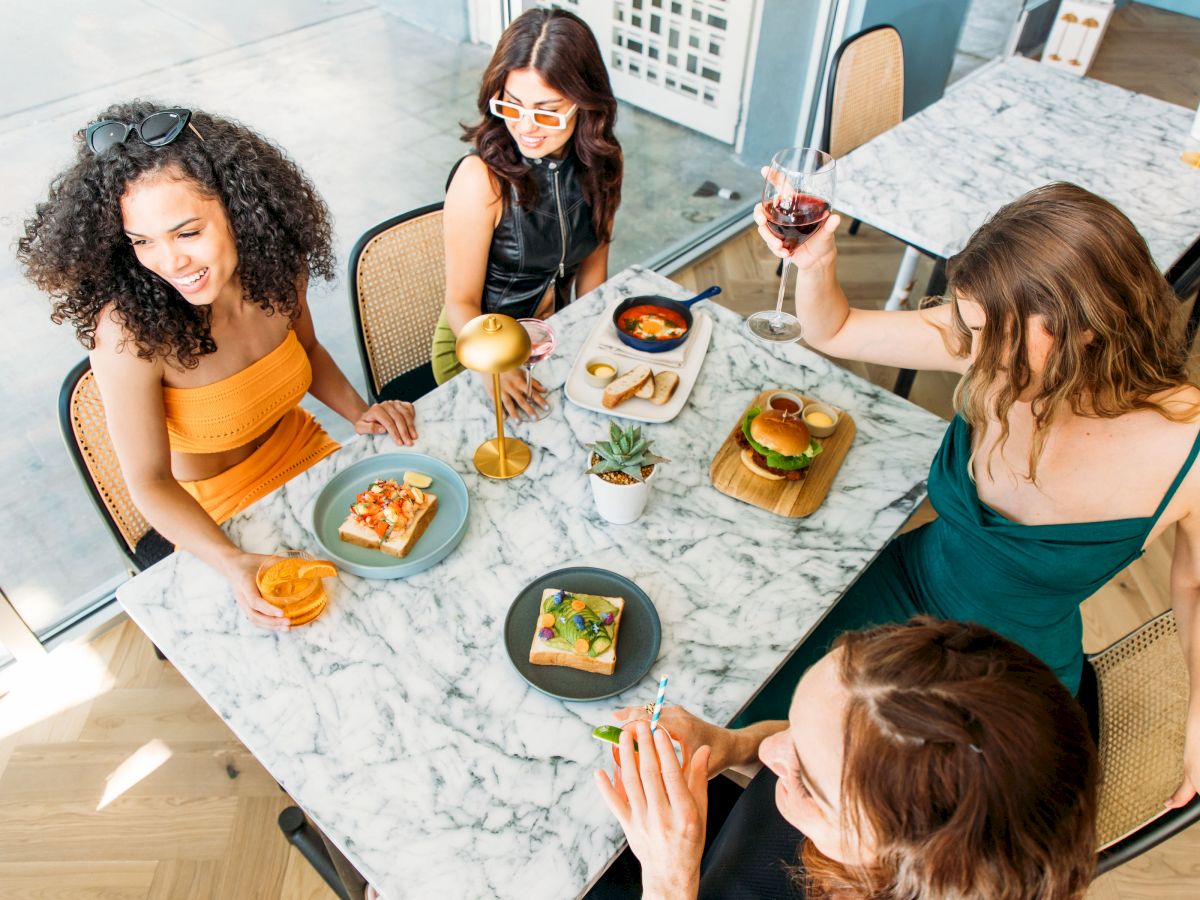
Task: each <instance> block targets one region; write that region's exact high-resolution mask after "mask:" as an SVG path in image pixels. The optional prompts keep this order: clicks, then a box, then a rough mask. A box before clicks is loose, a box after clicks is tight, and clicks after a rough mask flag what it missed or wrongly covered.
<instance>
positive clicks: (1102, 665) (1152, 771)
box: [1090, 610, 1188, 850]
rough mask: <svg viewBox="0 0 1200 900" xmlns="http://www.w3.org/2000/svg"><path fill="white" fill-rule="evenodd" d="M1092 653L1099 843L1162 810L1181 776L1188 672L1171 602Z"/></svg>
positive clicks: (1129, 830)
mask: <svg viewBox="0 0 1200 900" xmlns="http://www.w3.org/2000/svg"><path fill="white" fill-rule="evenodd" d="M1090 661H1091V664H1092V667H1093V668H1094V669H1095V670H1096V681H1097V686H1098V689H1099V701H1100V772H1101V780H1100V797H1099V809H1098V814H1097V821H1096V837H1097V841H1098V844H1099V847H1100V849H1101V850H1103V849H1105V848H1108V847H1111V846H1112V845H1113V844H1115V843H1116V842H1118V841H1120V840H1122V839H1123V838H1125V837H1127V836H1129V835H1131V834H1134V833H1136V832H1138V831H1139V830H1141V829H1142V828H1143V827H1145V826H1146V825H1147V824H1148V823H1150V822H1152V821H1154V820H1155V819H1158V818H1159V817H1160V816H1162V815H1163V814H1164V812H1165V810H1164V809H1163V801H1164V800H1165V799H1166V798H1167V797H1170V796H1171V795H1172V794H1173V793H1174V792H1175V789H1176V788H1178V787H1179V784H1180V782H1181V781H1182V779H1183V739H1184V726H1185V723H1186V721H1187V708H1188V673H1187V665H1186V662H1185V661H1184V657H1183V649H1182V647H1181V646H1180V643H1179V635H1178V633H1177V631H1176V627H1175V616H1174V614H1173V613H1172V612H1171V611H1170V610H1168V611H1167V612H1165V613H1163V614H1162V615H1160V616H1158V617H1157V618H1154V619H1152V620H1150V621H1149V622H1147V623H1146V624H1145V625H1143V626H1142V627H1141V628H1139V629H1137V630H1136V631H1134V632H1133V633H1132V634H1130V635H1127V636H1126V637H1124V638H1122V639H1121V640H1119V641H1117V642H1116V643H1115V644H1113V645H1112V646H1111V647H1109V648H1108V649H1106V650H1102V651H1101V652H1100V653H1097V654H1096V655H1095V656H1093V657H1091V658H1090Z"/></svg>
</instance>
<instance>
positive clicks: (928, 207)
mask: <svg viewBox="0 0 1200 900" xmlns="http://www.w3.org/2000/svg"><path fill="white" fill-rule="evenodd" d="M1193 115H1194V112H1193V111H1192V110H1189V109H1184V108H1183V107H1181V106H1175V105H1174V104H1171V103H1165V102H1164V101H1162V100H1157V99H1155V98H1153V97H1147V96H1145V95H1143V94H1135V93H1132V92H1130V91H1126V90H1123V89H1122V88H1118V87H1114V86H1113V85H1110V84H1105V83H1104V82H1101V81H1095V80H1093V79H1090V78H1078V77H1075V76H1072V75H1069V74H1067V73H1064V72H1059V71H1056V70H1054V69H1050V68H1047V67H1046V66H1043V65H1041V64H1040V63H1037V62H1034V61H1033V60H1029V59H1025V58H1024V57H1019V56H1013V57H1008V58H1007V59H1003V60H998V61H996V62H993V63H990V64H988V65H987V66H984V67H983V68H981V69H980V70H979V71H978V72H976V73H975V74H973V75H971V76H970V77H968V78H966V79H964V80H962V81H960V82H958V83H957V84H955V85H954V86H953V87H951V88H950V89H948V90H947V91H946V95H945V96H944V97H943V98H942V99H941V100H939V101H938V102H937V103H934V104H933V105H932V106H929V107H927V108H926V109H924V110H922V111H921V112H919V113H917V114H916V115H914V116H912V117H911V118H909V119H906V120H905V121H903V122H902V123H900V124H899V125H897V126H896V127H895V128H893V129H891V130H890V131H887V132H884V133H883V134H881V135H880V136H879V137H877V138H875V139H874V140H872V141H869V142H867V143H866V144H863V145H862V146H861V147H859V148H858V149H857V150H855V151H854V152H852V153H849V154H847V155H846V156H845V157H844V158H842V159H840V160H838V184H837V207H838V209H839V211H841V212H843V213H845V214H847V215H849V216H851V217H853V218H857V219H861V220H862V221H864V222H867V223H868V224H870V225H873V226H875V227H876V228H879V229H881V230H883V231H886V232H887V233H888V234H890V235H892V236H893V237H896V238H898V239H899V240H902V241H904V242H905V243H906V244H909V245H911V246H913V247H916V248H917V249H919V250H923V251H925V252H926V253H928V254H930V255H931V256H935V257H941V258H943V259H947V258H949V257H951V256H953V255H954V254H955V253H957V252H958V251H959V250H961V249H962V248H963V247H964V246H965V245H966V242H967V239H968V238H969V237H970V236H971V234H972V232H974V231H975V229H976V228H978V227H979V226H980V225H981V224H983V222H984V220H985V219H986V218H987V217H988V216H989V215H991V214H992V213H993V212H995V211H996V210H997V209H999V208H1000V207H1001V206H1003V205H1004V204H1005V203H1008V202H1010V201H1012V200H1015V199H1016V198H1017V197H1019V196H1020V195H1021V194H1024V193H1025V192H1026V191H1028V190H1030V189H1032V188H1034V187H1037V186H1039V185H1042V184H1046V183H1047V182H1050V181H1071V182H1074V183H1076V184H1078V185H1081V186H1082V187H1085V188H1087V189H1088V190H1090V191H1093V192H1095V193H1097V194H1099V195H1100V196H1102V197H1105V198H1106V199H1108V200H1110V201H1112V202H1113V203H1115V204H1116V205H1117V206H1118V207H1119V208H1120V209H1121V210H1122V211H1123V212H1124V213H1125V214H1126V215H1127V216H1129V218H1130V219H1131V220H1132V222H1133V224H1134V225H1136V226H1137V229H1138V231H1140V232H1141V233H1142V235H1143V237H1145V239H1146V243H1147V244H1148V245H1149V246H1150V252H1151V254H1152V255H1153V257H1154V260H1155V262H1156V263H1157V264H1158V266H1159V268H1161V269H1162V270H1163V271H1167V270H1168V269H1169V268H1170V267H1171V266H1172V265H1173V264H1174V263H1176V262H1177V261H1178V260H1179V259H1180V258H1181V257H1182V256H1183V255H1184V253H1185V252H1186V251H1187V250H1188V249H1189V248H1190V247H1191V246H1192V244H1193V242H1195V241H1196V240H1197V236H1198V235H1200V202H1198V201H1200V171H1197V170H1196V169H1193V168H1191V167H1189V166H1187V165H1185V164H1184V163H1183V162H1181V161H1180V159H1179V154H1180V152H1181V151H1182V150H1183V146H1184V142H1185V139H1186V137H1187V133H1188V129H1189V128H1190V126H1191V121H1192V116H1193Z"/></svg>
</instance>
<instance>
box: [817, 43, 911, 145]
mask: <svg viewBox="0 0 1200 900" xmlns="http://www.w3.org/2000/svg"><path fill="white" fill-rule="evenodd" d="M903 118H904V45H903V44H902V42H901V40H900V33H899V32H898V31H896V29H895V28H893V27H892V26H891V25H877V26H875V27H874V28H868V29H866V30H865V31H860V32H859V33H858V34H856V35H852V36H851V37H849V38H847V39H846V40H845V41H843V42H842V45H841V46H840V47H838V49H837V53H836V54H834V57H833V64H832V68H831V72H830V77H829V93H828V95H827V96H826V100H825V139H824V145H825V146H824V149H825V150H826V151H828V152H829V154H830V155H831V156H833V157H834V158H835V159H837V158H838V157H842V156H845V155H846V154H847V153H849V152H850V151H851V150H853V149H854V148H855V147H858V146H859V145H861V144H865V143H866V142H867V141H869V140H871V138H873V137H875V136H876V135H879V134H882V133H883V132H885V131H887V130H888V129H889V128H891V127H892V126H894V125H898V124H899V123H900V121H901V120H902V119H903Z"/></svg>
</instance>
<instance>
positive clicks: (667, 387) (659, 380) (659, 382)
mask: <svg viewBox="0 0 1200 900" xmlns="http://www.w3.org/2000/svg"><path fill="white" fill-rule="evenodd" d="M677 387H679V376H678V375H677V374H676V373H674V372H655V373H654V393H653V394H651V396H650V402H651V403H657V404H658V405H659V406H665V405H666V403H667V401H669V400H670V399H671V397H673V396H674V395H675V388H677ZM638 396H641V395H640V394H639V395H638Z"/></svg>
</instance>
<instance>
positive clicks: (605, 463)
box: [587, 420, 670, 481]
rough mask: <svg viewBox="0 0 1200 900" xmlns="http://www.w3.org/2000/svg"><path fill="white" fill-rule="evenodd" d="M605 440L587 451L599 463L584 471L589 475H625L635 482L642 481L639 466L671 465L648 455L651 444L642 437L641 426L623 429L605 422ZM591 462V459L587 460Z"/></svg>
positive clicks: (612, 423)
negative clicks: (606, 438) (615, 473)
mask: <svg viewBox="0 0 1200 900" xmlns="http://www.w3.org/2000/svg"><path fill="white" fill-rule="evenodd" d="M608 438H609V439H608V440H607V441H595V442H593V443H591V444H588V445H587V448H588V449H589V450H591V451H592V453H594V454H596V455H597V456H599V457H600V460H599V461H598V462H597V463H596V464H595V465H594V466H592V467H591V468H590V469H588V470H587V474H588V475H603V474H604V473H605V472H624V473H625V474H626V475H628V476H629V477H630V478H632V479H633V480H634V481H642V480H643V479H642V466H654V465H658V464H659V463H665V462H670V460H669V459H666V458H665V457H662V456H658V455H657V454H655V453H651V452H650V444H651V443H653V442H652V441H648V440H646V439H645V438H644V437H642V429H641V428H640V427H634V428H622V427H621V426H620V425H618V424H617V423H616V422H613V421H611V420H610V421H609V423H608ZM588 458H589V459H591V457H590V456H589V457H588Z"/></svg>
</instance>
